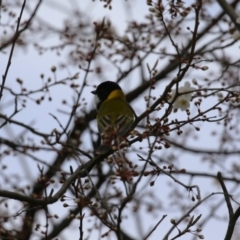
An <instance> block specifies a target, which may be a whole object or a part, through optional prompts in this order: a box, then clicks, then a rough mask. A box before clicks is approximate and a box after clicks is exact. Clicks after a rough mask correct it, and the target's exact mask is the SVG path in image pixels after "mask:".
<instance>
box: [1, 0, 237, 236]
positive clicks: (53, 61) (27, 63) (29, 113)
mask: <svg viewBox="0 0 240 240" xmlns="http://www.w3.org/2000/svg"><path fill="white" fill-rule="evenodd" d="M191 2H192V1H191ZM35 3H36V1H31V4H32V6H35ZM56 3H57V4H56ZM185 3H186V4H188V3H190V1H187V0H186V1H185ZM56 6H58V7H57V8H56ZM59 6H60V7H59ZM112 6H113V9H112V10H111V11H109V10H107V9H105V8H103V3H102V2H100V1H95V2H92V1H73V0H71V1H62V3H61V4H59V2H58V1H57V0H55V1H53V0H51V1H50V0H48V1H45V2H44V3H43V4H42V6H41V7H40V9H39V11H38V13H37V17H38V18H40V19H42V20H43V21H46V22H48V23H50V24H51V25H52V26H53V27H55V28H58V27H61V26H62V23H63V21H65V20H66V19H67V18H68V17H69V15H68V13H69V12H71V9H80V10H81V11H82V12H83V13H85V14H87V15H89V17H90V18H91V19H92V21H99V20H102V19H103V17H108V18H109V19H111V21H112V24H113V26H115V28H116V30H117V33H118V34H119V36H122V33H123V31H124V29H125V28H126V26H127V22H128V21H131V20H136V21H137V20H140V19H142V18H143V16H145V15H146V14H148V7H146V1H137V0H132V1H126V2H125V1H113V4H112ZM218 10H219V8H218V6H217V5H216V4H214V5H213V8H212V10H211V11H212V12H214V11H216V12H217V11H218ZM26 16H28V14H25V15H24V17H25V18H26ZM5 19H6V18H5V16H4V13H2V20H1V23H4V21H5ZM23 19H24V18H23ZM200 28H201V26H200ZM56 41H58V39H57V37H56V36H55V35H54V34H52V37H51V34H50V35H48V37H47V38H46V40H45V41H44V42H41V44H43V43H45V44H46V46H48V45H51V44H55V43H56ZM236 50H237V51H236ZM8 53H9V48H8V49H6V50H5V51H4V52H1V53H0V62H1V64H0V73H1V75H3V73H4V71H5V67H6V62H7V59H8ZM63 53H64V52H63ZM234 55H235V56H236V57H237V58H238V57H239V44H236V45H235V46H233V56H234ZM64 58H65V56H64V54H62V55H61V56H56V54H55V52H53V51H52V52H51V51H47V52H46V53H44V54H43V55H39V54H38V53H37V52H36V51H34V50H33V47H28V48H27V49H24V50H23V49H19V48H17V47H16V49H15V51H14V56H13V59H12V64H11V67H10V70H9V73H8V78H7V82H6V86H8V87H11V88H12V89H13V91H15V92H19V90H20V87H19V85H18V84H16V78H21V79H23V80H24V81H25V82H26V84H25V85H26V86H27V88H28V89H36V88H39V87H41V86H42V82H41V81H40V77H39V76H40V74H41V73H44V75H45V76H46V77H47V76H51V77H52V78H54V75H53V73H52V72H51V66H57V68H58V70H57V72H56V78H57V79H64V78H66V77H68V76H69V75H70V74H69V73H71V74H72V75H73V74H74V73H76V72H80V70H79V69H77V68H73V67H71V66H69V67H68V71H66V70H59V67H58V66H59V64H60V63H61V62H63V61H64V60H65V59H64ZM155 61H156V57H153V58H152V59H151V58H148V59H147V62H148V63H149V64H150V65H154V63H155ZM162 61H164V60H162ZM159 64H164V62H160V63H159ZM207 65H208V66H209V68H210V70H209V71H211V67H213V68H214V67H215V66H216V65H214V63H207ZM107 69H109V66H107ZM208 73H209V72H207V71H206V72H201V73H200V72H198V73H197V74H199V75H202V76H204V74H205V75H206V76H207V75H208ZM104 74H105V75H106V77H107V79H106V80H116V75H115V73H114V72H113V71H111V70H108V71H107V72H105V73H104ZM194 74H196V73H194V72H192V71H191V72H190V74H189V75H188V76H187V77H186V78H187V79H186V81H190V82H191V80H192V79H193V78H195V77H196V75H194ZM82 77H83V74H82V73H81V74H80V78H79V80H78V81H79V84H81V81H82ZM89 79H90V78H89ZM135 81H136V83H137V81H138V79H137V74H136V80H135ZM89 84H90V85H91V86H90V87H88V88H85V92H84V95H85V97H86V99H87V103H88V105H87V107H86V109H87V110H89V109H92V107H93V96H92V95H91V94H90V91H92V89H93V85H94V84H99V81H98V79H92V80H91V82H89ZM165 85H166V82H162V83H161V84H159V85H158V86H159V94H161V92H162V89H163V88H162V87H164V86H165ZM122 87H123V89H124V90H125V92H128V91H130V90H131V89H133V88H134V82H133V83H132V82H131V85H130V86H126V85H124V84H123V85H122ZM72 93H73V92H72V90H71V89H70V88H64V89H63V88H62V86H59V87H54V88H53V89H52V90H51V95H52V96H53V101H52V102H48V101H44V102H43V103H42V104H41V105H40V106H38V105H37V104H36V103H35V101H29V100H28V103H27V108H25V109H23V110H22V111H21V112H20V113H18V114H17V115H16V116H15V117H14V119H15V120H18V121H23V122H24V123H25V124H30V125H31V126H34V128H35V129H37V130H39V131H41V132H46V133H48V132H50V131H51V130H52V129H54V128H59V126H58V124H57V122H56V121H55V120H54V119H53V118H52V117H51V116H50V115H49V113H53V114H54V115H56V116H57V117H58V118H59V119H60V120H61V122H62V123H63V125H64V122H66V120H67V119H68V116H67V115H65V114H62V113H61V112H60V111H59V110H63V111H66V112H69V111H70V109H69V108H68V107H67V106H65V108H64V106H63V105H62V104H61V102H62V99H64V98H66V99H68V101H69V102H71V100H72ZM35 98H36V95H35V96H34V99H35ZM11 101H12V96H9V95H8V94H7V92H6V91H5V92H4V96H3V101H2V103H1V106H0V111H1V113H4V114H6V115H10V114H11V113H12V112H13V110H14V105H11V104H10V103H11ZM208 101H209V100H208ZM211 101H213V102H215V101H217V97H216V98H214V97H212V98H211ZM208 104H209V103H208V102H203V106H205V107H208ZM132 105H133V107H134V108H135V109H136V112H137V114H140V113H141V112H142V111H144V109H143V108H142V105H139V103H135V102H133V103H132ZM193 112H194V110H193ZM211 114H213V113H211ZM176 117H178V118H185V114H183V113H180V112H178V113H177V114H173V118H176ZM92 124H96V123H95V122H93V123H92ZM200 126H201V131H200V132H196V133H195V135H197V136H198V138H199V139H198V140H193V139H192V138H191V140H190V141H189V142H188V144H189V146H196V147H198V148H200V149H215V150H218V149H217V148H218V142H217V141H216V138H211V137H210V134H209V132H210V131H212V130H214V129H216V130H218V129H219V126H217V125H216V124H215V123H212V124H210V123H209V124H204V123H200ZM22 133H23V129H22V128H15V127H13V126H11V125H9V126H8V127H5V128H4V129H3V130H1V131H0V136H2V137H3V136H4V137H6V136H8V137H10V136H12V138H19V137H20V135H21V134H22ZM174 136H175V135H174V134H173V135H172V137H174ZM37 141H40V139H38V140H37ZM86 145H87V144H86ZM89 149H90V148H89ZM0 150H1V149H0ZM169 151H171V148H170V149H168V150H166V151H162V152H161V156H162V157H164V156H169V155H170V153H169ZM178 151H179V152H178ZM174 154H175V155H178V154H182V151H180V150H176V152H174ZM38 156H39V158H43V157H45V158H47V159H53V157H54V156H53V155H52V154H48V155H46V153H45V152H43V153H42V154H39V155H38ZM235 159H237V156H232V157H231V158H229V159H228V161H233V160H235ZM19 160H20V161H21V164H19V162H18V161H19ZM22 161H25V164H22ZM219 161H223V164H224V163H225V162H226V161H225V160H224V159H219ZM4 163H5V164H7V165H8V170H7V171H8V172H9V173H15V172H16V169H18V173H19V172H22V173H23V176H27V179H26V181H21V185H22V186H25V185H26V184H27V182H28V181H29V180H34V179H35V178H36V174H38V172H37V166H36V163H35V162H31V161H28V159H27V158H19V159H17V158H10V157H9V158H5V159H3V161H2V164H4ZM70 163H71V164H72V165H73V166H74V167H76V166H77V165H76V163H75V162H69V163H68V162H67V163H65V167H66V169H68V170H69V164H70ZM74 164H75V165H74ZM178 164H179V166H177V167H179V168H182V167H184V168H187V170H189V171H198V170H199V169H200V170H201V172H210V173H213V171H214V173H215V174H217V169H216V168H212V166H210V165H209V164H203V163H202V162H201V161H200V158H199V156H197V157H196V156H194V155H191V154H188V153H184V154H182V155H181V157H180V158H179V161H178ZM23 166H24V167H23ZM0 174H1V171H0ZM177 178H178V179H179V180H181V181H183V182H184V183H185V184H192V185H198V186H199V187H200V189H201V195H202V198H204V197H206V196H207V195H209V194H210V193H212V192H221V189H220V188H219V186H218V184H217V183H216V184H215V183H214V181H213V180H211V179H203V178H201V177H199V178H197V177H195V178H194V180H193V181H192V182H191V183H189V178H188V177H184V176H177ZM0 181H1V180H0ZM16 182H17V181H16ZM168 183H171V184H174V183H173V181H172V180H170V179H169V178H167V177H166V176H163V175H162V176H160V177H159V178H158V180H157V181H156V182H155V185H154V187H153V189H154V191H155V192H159V197H160V199H161V201H162V202H164V201H169V199H167V197H168V191H169V189H168V188H167V184H168ZM226 185H227V187H228V189H229V192H231V193H234V190H233V191H232V189H234V188H235V186H233V185H232V184H229V183H226ZM0 187H1V188H4V185H3V183H1V182H0ZM179 188H181V189H182V192H186V189H185V188H183V187H181V186H179ZM149 190H151V189H149ZM230 190H231V191H230ZM236 190H237V189H236ZM185 196H186V201H189V207H190V206H191V205H193V203H192V202H191V199H190V197H187V193H186V194H185ZM238 198H239V195H238ZM222 200H223V195H216V196H214V197H212V198H210V199H209V200H208V201H207V202H205V203H203V205H202V206H200V207H199V208H198V209H197V210H196V211H195V212H194V215H195V216H197V214H200V213H202V214H203V216H202V219H204V218H205V217H206V216H207V215H208V214H209V212H208V211H209V205H211V204H215V203H216V202H220V201H222ZM51 207H52V209H53V211H55V212H59V211H61V213H62V212H63V211H64V210H65V209H63V208H62V203H61V202H58V203H57V204H54V205H53V206H51ZM66 210H67V209H66ZM221 211H222V212H225V213H227V212H226V206H225V204H223V205H222V206H221V209H220V210H218V214H220V212H221ZM164 214H167V215H168V217H167V218H166V219H165V220H164V222H163V223H162V224H161V225H160V226H159V227H158V229H157V230H156V231H155V232H154V234H153V235H152V236H151V238H149V239H151V240H155V239H162V237H163V236H164V235H165V234H166V232H167V231H168V229H169V228H170V227H171V224H170V219H171V218H174V217H176V216H179V215H178V213H177V212H176V209H174V206H173V207H172V209H168V211H167V212H158V213H155V215H156V218H155V220H154V222H152V219H150V218H146V217H145V215H144V212H141V215H142V220H141V221H142V224H143V228H144V229H150V227H152V226H153V225H154V224H155V223H156V220H157V219H160V218H161V217H162V215H164ZM59 215H60V213H59ZM135 217H136V216H131V217H129V221H126V222H125V221H123V224H122V228H123V229H126V232H131V231H133V232H134V228H135V221H136V219H134V218H135ZM59 219H61V218H59ZM42 220H43V222H44V218H43V219H42ZM133 220H134V221H133ZM56 222H58V220H56ZM78 225H79V223H78V222H77V221H75V223H73V224H72V227H71V228H70V229H71V239H78V236H79V232H78V230H76V229H77V228H78ZM130 227H131V231H129V230H130ZM226 228H227V223H226V222H223V221H222V222H221V221H213V220H211V221H210V222H208V224H207V226H204V227H203V232H202V234H203V235H204V236H205V239H213V240H215V239H216V240H217V239H223V236H224V235H225V232H226ZM130 235H131V234H130ZM61 236H62V238H61V239H63V240H64V239H69V238H68V236H69V230H67V231H65V232H63V234H62V235H61ZM132 236H133V237H135V234H133V235H132ZM33 239H34V240H35V239H38V238H32V240H33ZM92 239H94V238H92ZM180 239H183V240H188V239H189V240H192V239H193V235H191V234H188V235H185V236H184V237H182V238H180Z"/></svg>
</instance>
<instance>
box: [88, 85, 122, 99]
mask: <svg viewBox="0 0 240 240" xmlns="http://www.w3.org/2000/svg"><path fill="white" fill-rule="evenodd" d="M117 89H120V90H122V89H121V88H120V86H119V85H118V84H117V83H115V82H111V81H106V82H103V83H101V84H99V85H98V86H97V89H96V90H94V91H92V92H91V93H93V94H95V95H97V97H98V98H99V100H100V101H101V102H102V101H104V100H106V99H107V98H108V96H109V94H110V93H111V92H112V91H114V90H117Z"/></svg>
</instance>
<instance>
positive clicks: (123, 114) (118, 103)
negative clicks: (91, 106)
mask: <svg viewBox="0 0 240 240" xmlns="http://www.w3.org/2000/svg"><path fill="white" fill-rule="evenodd" d="M91 93H92V94H94V95H95V105H96V109H97V125H98V130H99V133H100V134H101V138H102V143H101V145H100V147H99V148H98V149H97V151H96V153H97V154H104V153H106V152H108V151H109V150H110V149H111V148H112V142H113V141H115V143H117V144H119V143H120V140H121V138H122V137H124V136H125V135H126V134H127V133H128V132H129V131H130V130H131V128H132V126H133V124H134V121H135V120H136V113H135V111H134V110H133V108H132V107H131V106H130V104H129V103H128V102H127V101H126V96H125V94H124V93H123V91H122V89H121V87H120V86H119V85H118V84H117V83H115V82H112V81H105V82H102V83H100V84H99V85H98V86H97V88H96V90H94V91H92V92H91Z"/></svg>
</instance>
